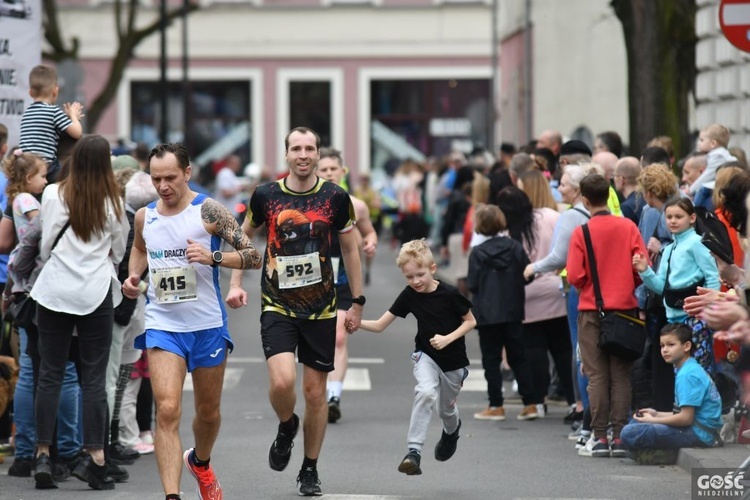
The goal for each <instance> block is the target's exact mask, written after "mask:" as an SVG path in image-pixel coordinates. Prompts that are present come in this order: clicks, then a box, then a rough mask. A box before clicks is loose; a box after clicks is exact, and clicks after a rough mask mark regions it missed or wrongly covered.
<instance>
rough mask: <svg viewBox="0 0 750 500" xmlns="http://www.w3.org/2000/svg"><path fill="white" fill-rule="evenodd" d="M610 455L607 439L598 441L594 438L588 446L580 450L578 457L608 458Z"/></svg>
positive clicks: (587, 443)
mask: <svg viewBox="0 0 750 500" xmlns="http://www.w3.org/2000/svg"><path fill="white" fill-rule="evenodd" d="M609 454H610V452H609V442H608V441H607V438H602V439H596V438H595V437H593V436H591V438H590V439H589V440H588V441H587V442H586V446H584V447H583V448H581V449H580V450H578V455H580V456H582V457H608V456H609Z"/></svg>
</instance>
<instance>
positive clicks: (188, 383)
mask: <svg viewBox="0 0 750 500" xmlns="http://www.w3.org/2000/svg"><path fill="white" fill-rule="evenodd" d="M244 371H245V369H244V368H227V369H226V370H225V371H224V384H223V385H222V390H223V391H228V390H229V389H232V388H233V387H235V386H236V385H237V384H239V383H240V379H241V378H242V373H243V372H244ZM182 390H183V391H190V392H192V391H193V376H192V375H191V374H189V373H188V374H187V377H185V384H184V385H183V386H182Z"/></svg>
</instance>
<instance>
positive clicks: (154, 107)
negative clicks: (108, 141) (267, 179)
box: [130, 80, 253, 171]
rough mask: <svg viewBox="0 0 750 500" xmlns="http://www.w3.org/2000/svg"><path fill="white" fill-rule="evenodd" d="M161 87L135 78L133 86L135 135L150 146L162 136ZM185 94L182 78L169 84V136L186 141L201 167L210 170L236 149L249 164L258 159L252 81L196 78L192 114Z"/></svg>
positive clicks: (132, 104) (192, 158)
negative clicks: (254, 155) (252, 131)
mask: <svg viewBox="0 0 750 500" xmlns="http://www.w3.org/2000/svg"><path fill="white" fill-rule="evenodd" d="M159 89H160V84H159V82H158V81H132V82H131V87H130V91H131V98H130V103H131V105H130V114H131V137H132V139H133V140H134V141H136V142H143V143H145V144H146V145H148V146H149V147H152V146H154V145H155V144H157V143H159V142H160V140H159V130H160V128H161V93H160V91H159ZM184 95H185V92H184V88H183V86H182V83H180V82H169V83H168V84H167V108H168V115H167V117H168V121H169V124H168V137H167V140H168V141H170V142H183V143H184V144H185V146H186V147H187V148H188V152H189V153H190V157H191V160H192V161H193V162H194V163H195V162H198V164H196V166H197V167H198V168H200V169H201V170H207V171H210V170H211V169H210V168H209V169H203V168H202V167H204V166H206V165H211V164H212V163H213V162H214V161H217V160H221V159H222V158H224V157H226V156H228V155H230V154H237V155H239V156H240V158H241V159H242V161H243V164H246V163H248V162H250V161H253V141H252V137H251V134H250V131H251V130H252V127H251V118H250V117H251V109H250V103H251V102H252V100H251V84H250V82H248V81H231V80H229V81H193V82H191V84H190V88H189V95H190V99H189V103H188V105H187V115H186V114H185V99H184ZM186 129H187V133H185V130H186Z"/></svg>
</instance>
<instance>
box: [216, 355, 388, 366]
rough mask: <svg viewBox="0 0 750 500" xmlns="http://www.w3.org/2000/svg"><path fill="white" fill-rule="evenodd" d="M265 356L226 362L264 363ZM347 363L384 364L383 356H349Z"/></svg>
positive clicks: (239, 357)
mask: <svg viewBox="0 0 750 500" xmlns="http://www.w3.org/2000/svg"><path fill="white" fill-rule="evenodd" d="M265 362H266V359H265V358H259V357H253V356H245V357H242V356H229V359H228V360H227V363H230V364H234V363H265ZM349 363H350V364H354V365H382V364H385V359H383V358H349Z"/></svg>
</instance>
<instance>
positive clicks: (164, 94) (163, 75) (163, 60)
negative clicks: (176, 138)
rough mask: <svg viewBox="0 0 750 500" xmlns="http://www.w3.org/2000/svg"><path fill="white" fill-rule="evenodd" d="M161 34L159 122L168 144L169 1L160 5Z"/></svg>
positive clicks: (160, 129) (162, 138)
mask: <svg viewBox="0 0 750 500" xmlns="http://www.w3.org/2000/svg"><path fill="white" fill-rule="evenodd" d="M159 16H160V19H159V34H160V35H161V40H160V42H161V52H160V57H159V69H160V78H159V102H160V104H161V106H160V107H161V110H160V111H161V114H160V117H161V119H160V121H159V140H160V141H161V142H167V135H168V134H169V126H168V125H169V124H168V121H169V115H168V113H167V103H168V90H167V0H161V2H160V3H159Z"/></svg>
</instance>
